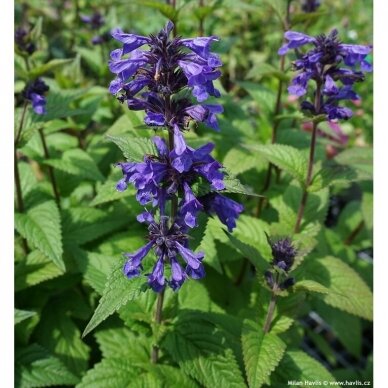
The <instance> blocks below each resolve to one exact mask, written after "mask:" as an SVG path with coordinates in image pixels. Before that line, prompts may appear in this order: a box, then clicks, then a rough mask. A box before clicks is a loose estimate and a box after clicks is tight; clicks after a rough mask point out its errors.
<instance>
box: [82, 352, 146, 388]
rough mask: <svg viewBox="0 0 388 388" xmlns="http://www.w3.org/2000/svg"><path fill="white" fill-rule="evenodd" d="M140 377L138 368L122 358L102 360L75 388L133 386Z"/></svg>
mask: <svg viewBox="0 0 388 388" xmlns="http://www.w3.org/2000/svg"><path fill="white" fill-rule="evenodd" d="M139 376H141V373H140V371H139V368H138V367H137V366H136V365H135V364H134V363H133V362H132V361H129V360H125V359H122V358H108V359H104V360H102V361H101V362H99V363H98V364H96V365H94V367H93V369H90V370H89V371H88V372H87V373H86V375H85V376H84V377H83V379H82V381H81V382H80V383H79V384H78V385H77V388H118V387H130V386H133V383H134V381H136V379H138V378H139Z"/></svg>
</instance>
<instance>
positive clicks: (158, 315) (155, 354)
mask: <svg viewBox="0 0 388 388" xmlns="http://www.w3.org/2000/svg"><path fill="white" fill-rule="evenodd" d="M163 300H164V290H162V291H161V292H160V293H159V294H158V299H157V301H156V311H155V322H156V324H157V325H160V324H161V322H162V310H163ZM158 358H159V346H158V345H153V346H152V353H151V362H152V363H153V364H156V363H157V362H158Z"/></svg>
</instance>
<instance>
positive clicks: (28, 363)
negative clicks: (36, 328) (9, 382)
mask: <svg viewBox="0 0 388 388" xmlns="http://www.w3.org/2000/svg"><path fill="white" fill-rule="evenodd" d="M15 353H16V356H15V364H16V366H15V386H16V387H19V388H32V387H46V386H52V385H75V384H77V382H78V378H77V377H76V376H74V374H73V373H71V372H70V371H69V370H68V369H67V368H66V367H65V365H64V364H63V363H62V362H61V361H60V360H59V359H58V358H57V357H54V356H52V355H51V354H50V353H49V352H48V351H47V350H45V349H44V348H42V347H41V346H40V345H38V344H32V345H30V346H28V347H27V348H24V349H16V352H15Z"/></svg>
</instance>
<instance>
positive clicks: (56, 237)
mask: <svg viewBox="0 0 388 388" xmlns="http://www.w3.org/2000/svg"><path fill="white" fill-rule="evenodd" d="M15 227H16V229H17V230H18V232H19V233H20V234H21V235H22V236H23V237H24V238H25V239H26V240H27V241H28V243H29V244H31V246H33V247H36V248H37V249H39V250H40V251H42V252H43V253H44V254H45V255H46V256H47V257H49V258H50V259H51V260H52V261H53V262H54V263H55V264H56V265H57V266H58V268H59V269H61V270H62V271H65V263H64V262H63V259H62V253H63V249H62V234H61V220H60V215H59V211H58V207H57V205H56V204H55V202H54V201H47V202H44V203H42V204H40V205H38V206H35V207H33V208H32V209H30V210H29V211H28V212H27V214H15Z"/></svg>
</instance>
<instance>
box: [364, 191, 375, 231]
mask: <svg viewBox="0 0 388 388" xmlns="http://www.w3.org/2000/svg"><path fill="white" fill-rule="evenodd" d="M361 212H362V217H363V219H364V222H365V226H366V228H367V229H369V230H372V228H373V193H368V192H364V193H363V194H362V201H361Z"/></svg>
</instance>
